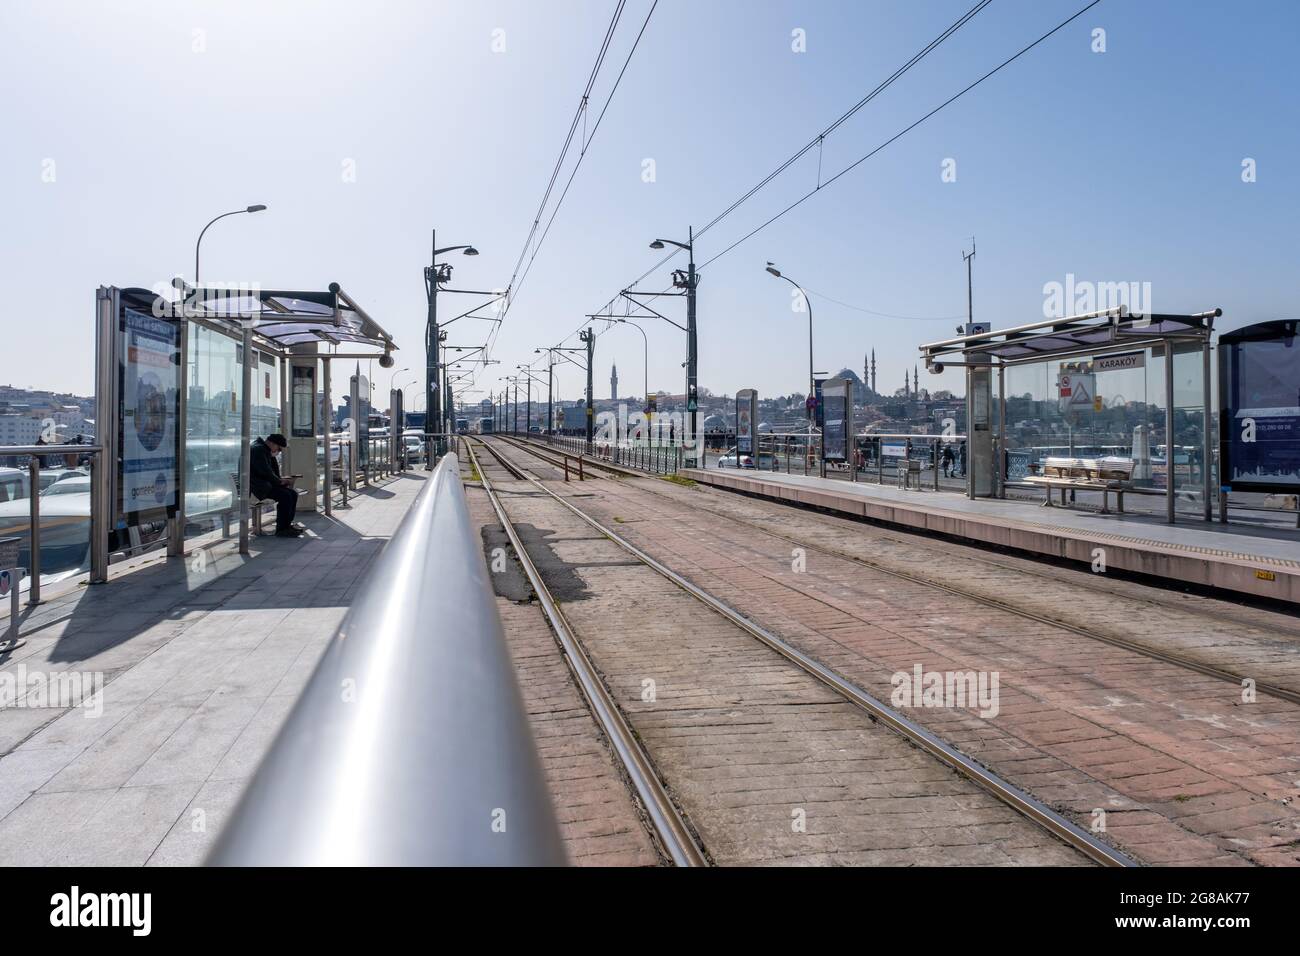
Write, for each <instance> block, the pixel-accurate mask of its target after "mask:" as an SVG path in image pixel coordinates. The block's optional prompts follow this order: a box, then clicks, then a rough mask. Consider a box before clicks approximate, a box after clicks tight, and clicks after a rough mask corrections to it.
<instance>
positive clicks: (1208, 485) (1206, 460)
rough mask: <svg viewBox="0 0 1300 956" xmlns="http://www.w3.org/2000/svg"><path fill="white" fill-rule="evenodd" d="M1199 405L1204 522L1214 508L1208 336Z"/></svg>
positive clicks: (1210, 517) (1203, 347)
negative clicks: (1201, 432) (1203, 424)
mask: <svg viewBox="0 0 1300 956" xmlns="http://www.w3.org/2000/svg"><path fill="white" fill-rule="evenodd" d="M1201 404H1202V407H1203V408H1204V409H1205V419H1204V422H1205V428H1204V431H1203V434H1202V435H1201V497H1202V501H1203V502H1204V506H1205V507H1204V509H1203V516H1204V518H1205V520H1206V521H1213V520H1214V506H1213V505H1212V504H1211V500H1212V499H1211V495H1212V493H1213V491H1214V482H1213V480H1212V476H1211V474H1210V472H1211V471H1212V469H1213V467H1214V440H1213V438H1212V436H1211V427H1212V423H1213V421H1214V415H1213V414H1212V412H1211V406H1210V337H1209V336H1208V335H1207V336H1206V337H1205V341H1204V342H1203V343H1202V344H1201ZM1220 484H1222V480H1220Z"/></svg>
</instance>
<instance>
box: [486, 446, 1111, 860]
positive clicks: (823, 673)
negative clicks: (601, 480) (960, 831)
mask: <svg viewBox="0 0 1300 956" xmlns="http://www.w3.org/2000/svg"><path fill="white" fill-rule="evenodd" d="M497 437H500V436H497ZM506 443H507V444H510V445H511V446H512V447H517V448H519V449H520V450H522V451H527V452H529V453H530V454H533V455H535V456H536V457H537V458H538V459H540V460H542V461H545V462H546V463H547V464H549V465H552V466H560V467H562V463H560V464H558V465H557V462H556V461H555V460H554V459H553V458H550V457H549V456H546V455H544V454H541V453H539V452H538V451H537V450H536V449H534V448H532V447H530V446H527V445H523V444H516V443H514V442H506ZM494 444H495V443H489V442H485V441H483V440H482V439H477V438H476V439H473V440H470V441H467V442H466V448H467V451H468V454H469V457H470V460H471V462H472V463H474V467H475V468H476V469H477V470H478V472H479V474H480V475H481V476H483V486H484V490H485V491H486V492H487V494H488V497H489V499H490V500H491V502H492V506H493V509H494V511H495V512H496V514H497V518H498V520H499V521H500V522H501V524H502V526H503V528H505V530H506V533H507V535H508V536H509V538H510V540H511V544H512V546H513V547H514V548H515V550H516V553H517V554H518V555H519V557H520V560H521V564H523V565H524V568H525V573H526V574H527V575H528V577H529V580H530V583H532V584H533V586H534V588H535V590H536V591H537V593H538V596H539V600H540V601H541V603H542V605H543V610H544V612H545V613H546V615H547V618H548V620H549V621H550V622H551V625H552V627H553V628H554V629H555V632H556V635H557V638H558V639H559V640H560V643H561V646H562V647H563V648H564V649H565V651H566V654H569V655H570V657H571V660H572V661H573V662H574V663H575V664H577V665H578V667H579V668H585V669H586V674H585V676H584V675H583V674H579V681H580V683H581V685H582V687H583V690H584V693H587V694H588V699H589V700H591V701H592V702H593V710H595V711H598V712H597V719H598V720H599V721H600V723H601V725H602V727H606V730H607V732H610V727H613V728H614V730H613V732H612V733H611V740H615V739H616V736H615V735H618V738H617V739H618V743H616V751H617V752H618V753H619V756H620V759H623V758H624V753H625V751H626V752H627V753H628V754H629V755H630V756H631V757H632V759H633V766H630V767H628V771H629V777H630V778H631V779H632V780H633V784H634V787H636V789H637V792H638V795H639V796H641V798H642V800H643V801H648V802H647V810H648V812H649V814H650V816H651V819H652V822H653V824H654V826H655V830H656V833H657V835H658V836H659V838H660V840H661V841H662V842H663V843H664V845H665V848H666V849H668V851H669V855H670V856H672V857H673V858H674V861H675V862H676V861H677V860H678V855H679V854H678V853H677V852H674V851H673V849H671V847H672V845H673V841H674V840H675V839H677V838H676V836H675V835H674V834H673V832H671V831H672V820H673V818H674V816H675V817H676V819H677V820H681V816H680V814H671V813H669V812H668V809H667V808H666V807H664V806H663V805H662V801H664V800H666V801H667V802H668V803H669V804H671V803H672V800H671V797H669V795H668V794H667V792H666V790H664V789H663V787H662V785H661V784H658V777H657V775H656V774H655V773H654V768H653V765H652V764H651V763H650V761H649V757H648V756H646V754H645V751H644V750H643V749H641V748H640V747H639V745H638V746H637V747H636V748H635V750H634V749H633V748H632V747H630V746H627V745H626V742H625V740H624V734H625V733H626V736H627V737H631V738H633V739H635V734H634V732H633V731H632V730H631V728H630V727H629V726H628V725H627V722H626V720H625V719H623V718H622V715H621V714H620V713H619V710H618V707H617V705H616V704H615V703H614V701H613V698H612V696H611V695H610V694H609V692H608V689H606V688H604V687H603V684H601V682H600V680H599V677H598V675H597V672H596V669H595V667H594V665H593V664H592V663H591V661H590V658H589V657H588V656H587V654H586V652H585V650H584V649H583V647H582V643H581V641H580V640H579V638H578V636H577V634H576V633H575V631H574V630H573V628H572V627H571V625H569V623H568V621H567V620H566V619H565V617H564V614H563V611H562V609H561V608H560V607H559V604H558V602H556V601H555V599H554V597H553V596H552V595H551V594H550V591H549V589H547V587H546V584H545V582H544V581H543V580H542V579H541V575H540V573H539V572H538V571H537V568H536V565H535V564H534V563H533V562H532V560H531V558H529V557H528V556H527V552H526V549H525V548H524V545H523V543H522V541H521V540H520V538H519V535H518V533H517V532H516V531H515V530H514V528H513V525H512V522H511V518H510V516H509V514H508V513H507V511H506V508H505V506H504V504H503V502H502V501H501V500H500V497H499V495H498V491H497V489H496V488H494V487H492V485H491V481H490V479H488V478H487V477H486V476H485V475H484V472H483V469H482V468H481V467H480V466H479V464H478V457H477V455H476V454H475V451H474V448H475V445H477V446H478V447H481V448H483V449H486V450H487V451H488V453H489V454H490V455H491V456H492V457H493V458H494V459H495V460H496V461H497V463H499V464H500V465H501V466H502V467H503V468H505V470H506V471H507V473H509V474H510V475H511V476H512V477H514V478H515V479H516V480H520V481H524V482H527V483H529V484H530V485H531V486H533V487H534V488H535V489H537V490H539V491H541V492H543V493H544V494H545V495H547V496H549V497H550V498H551V499H553V500H554V501H556V502H558V503H559V504H560V505H561V506H563V507H564V508H565V509H566V510H567V511H568V512H569V513H571V514H572V515H574V516H575V517H577V518H578V519H580V520H581V521H582V522H584V523H585V524H586V525H588V526H589V527H590V528H592V529H593V530H594V531H596V532H597V533H598V534H599V535H601V536H603V537H604V538H606V539H608V540H609V541H611V542H613V543H614V544H616V545H617V546H619V547H620V548H621V549H622V550H623V551H625V552H627V553H628V554H630V555H631V556H632V557H633V558H635V559H636V561H637V562H639V563H640V564H641V565H643V566H645V567H647V568H649V569H651V570H653V571H654V572H655V573H657V574H658V575H660V576H661V577H663V578H665V579H667V580H668V581H670V582H671V583H672V584H673V585H675V586H676V587H677V588H679V589H680V590H681V591H683V592H685V593H687V594H689V595H690V596H691V597H693V598H695V599H696V600H697V601H699V602H700V603H701V604H703V605H704V606H705V607H707V608H708V609H709V610H711V611H712V612H714V614H716V615H717V616H718V617H721V618H723V619H724V620H726V621H727V622H728V623H730V624H731V625H734V626H735V627H736V628H738V629H740V630H741V631H743V632H745V633H746V634H748V635H749V636H750V637H753V638H755V639H757V640H758V641H759V642H760V643H761V644H763V645H764V646H766V647H767V648H768V649H770V650H772V651H775V652H776V653H777V654H778V655H780V657H781V658H783V659H784V660H785V661H786V662H788V663H790V664H793V665H795V666H796V667H798V668H799V669H800V670H801V671H803V672H804V673H805V674H807V675H810V676H811V677H813V678H814V679H815V680H816V681H818V682H819V683H820V684H821V685H822V686H824V687H826V688H828V689H829V690H831V691H832V692H834V694H836V695H837V696H838V697H839V698H841V699H842V700H844V701H847V702H848V703H850V704H852V705H854V706H855V707H856V708H858V709H859V710H860V711H863V712H865V714H866V715H867V716H868V717H869V718H870V719H871V720H872V722H873V723H879V724H883V725H884V727H886V728H888V729H889V730H891V731H893V732H894V733H895V734H897V735H899V736H901V737H902V738H903V739H904V740H906V741H908V742H909V743H910V744H911V745H913V746H915V747H917V748H919V749H920V750H921V751H923V752H924V753H926V754H928V755H929V756H930V757H932V758H934V759H936V760H938V761H939V762H940V763H942V764H944V765H945V766H947V767H948V768H949V769H951V770H954V771H956V772H957V773H958V774H960V775H961V776H963V777H965V778H967V779H968V780H970V781H972V782H973V783H974V784H975V785H976V786H978V787H979V788H980V789H982V790H983V791H985V792H986V793H988V794H990V795H992V796H993V797H994V798H996V800H998V801H999V802H1001V803H1002V804H1005V805H1006V806H1008V807H1010V808H1011V809H1012V810H1014V811H1015V812H1016V814H1018V815H1019V816H1021V817H1023V818H1024V819H1026V820H1029V821H1031V822H1032V823H1034V824H1035V825H1036V826H1038V827H1040V828H1041V829H1043V830H1045V831H1047V832H1048V833H1049V834H1051V835H1052V836H1053V837H1054V838H1055V839H1057V840H1058V841H1060V842H1062V843H1064V844H1066V845H1067V846H1069V847H1071V848H1073V849H1074V850H1076V851H1078V852H1079V853H1081V854H1082V855H1083V856H1084V857H1086V858H1087V859H1089V860H1091V861H1092V862H1094V863H1098V864H1101V865H1104V866H1133V865H1136V864H1135V863H1134V861H1133V860H1132V859H1130V858H1129V857H1128V856H1127V855H1125V854H1123V853H1121V852H1120V851H1118V850H1116V849H1114V848H1113V847H1111V846H1109V845H1108V844H1106V843H1104V842H1102V841H1100V840H1098V839H1097V838H1095V837H1094V836H1092V835H1091V834H1089V833H1088V832H1086V831H1085V830H1083V829H1081V828H1080V827H1078V826H1077V825H1076V824H1074V823H1073V822H1071V821H1070V820H1068V819H1067V818H1065V817H1064V816H1062V815H1061V814H1059V813H1057V812H1056V811H1055V810H1052V809H1051V808H1050V807H1048V806H1046V805H1045V804H1043V803H1041V802H1040V801H1038V800H1036V799H1035V798H1033V797H1032V796H1030V795H1029V794H1028V793H1026V792H1024V791H1023V790H1021V789H1019V788H1018V787H1016V786H1014V785H1012V784H1010V783H1009V782H1007V781H1006V780H1004V779H1002V778H1001V777H999V776H998V775H997V774H995V773H993V772H992V771H990V770H989V769H988V768H986V767H984V766H982V765H980V764H978V763H977V762H975V761H974V760H972V759H971V758H969V757H967V756H966V755H965V754H963V753H961V752H960V751H958V750H957V749H956V748H954V747H952V746H951V745H949V744H947V743H946V742H944V741H943V740H941V739H940V738H939V737H937V736H936V735H935V734H933V733H931V732H930V731H928V730H926V729H925V728H923V727H921V726H920V725H919V724H917V723H915V722H914V721H912V720H910V719H908V718H907V717H905V716H903V715H902V714H901V713H899V712H898V711H896V710H894V709H893V708H891V707H889V706H887V705H885V704H884V703H882V702H881V701H879V700H878V699H876V698H875V697H873V696H872V695H871V694H869V693H867V692H866V691H865V690H863V689H862V688H861V687H859V686H857V685H855V684H853V683H852V682H850V681H848V680H847V679H845V678H844V677H842V676H841V675H840V674H838V673H836V672H835V671H833V670H831V669H830V668H828V667H826V666H824V665H823V664H821V663H820V662H819V661H817V660H816V659H814V658H813V657H811V656H810V655H808V654H805V653H804V652H802V651H800V650H799V649H798V648H796V647H794V646H792V645H791V644H789V643H787V642H786V641H785V640H783V639H782V638H780V637H778V636H777V635H775V634H774V633H772V632H771V631H769V630H768V629H766V628H764V627H763V626H761V625H759V624H758V623H756V622H755V621H753V620H751V619H750V618H748V617H746V616H745V615H744V614H742V613H741V612H740V611H738V610H736V609H735V608H733V607H731V606H730V605H729V604H727V603H726V602H724V601H722V600H721V599H720V598H718V597H717V596H716V595H714V594H711V593H710V592H708V591H706V590H704V589H703V588H700V587H699V586H697V585H695V584H694V583H692V582H691V581H689V580H687V579H686V578H684V577H683V576H681V575H680V574H678V573H677V572H675V571H673V570H672V569H671V568H669V567H667V566H666V565H664V564H662V563H661V562H659V561H657V560H656V559H655V558H653V557H651V556H650V555H649V554H647V553H645V552H644V551H642V550H641V549H640V548H638V547H637V546H636V545H634V544H632V543H631V542H630V541H628V540H627V539H626V538H624V537H623V536H622V535H619V534H618V533H617V532H615V531H614V530H613V529H611V528H609V527H607V526H605V525H604V524H602V523H601V522H600V521H598V520H597V519H595V518H593V517H592V516H591V515H589V514H587V513H586V512H584V511H583V510H582V509H581V508H579V507H577V506H576V505H574V504H573V503H572V502H571V501H569V500H567V499H566V498H565V497H564V496H562V495H559V494H557V493H556V492H554V491H552V490H551V489H549V488H547V487H546V486H545V485H543V484H542V482H541V480H539V479H538V478H537V477H536V476H535V475H533V474H530V473H529V472H528V470H527V469H526V468H524V467H521V466H520V465H519V464H518V463H516V462H512V461H510V459H508V458H507V457H506V456H505V455H503V454H502V453H501V450H500V449H499V448H496V447H494ZM603 466H604V463H602V467H603ZM610 467H611V468H612V467H616V466H610ZM543 595H545V597H543ZM570 648H572V650H570ZM575 673H578V668H575ZM589 683H590V684H591V685H593V686H591V687H590V688H589V686H588V685H589ZM596 701H599V702H600V704H599V706H597V704H596ZM606 711H607V712H608V713H604V712H606ZM607 720H608V721H609V725H608V726H607V724H606V721H607ZM620 724H621V725H622V729H620V726H619V725H620ZM642 758H644V759H642ZM638 781H640V782H638ZM656 785H657V786H656ZM652 807H653V808H652ZM661 825H667V826H669V827H670V832H669V833H667V834H665V833H663V832H661V831H660V829H659V828H660V826H661ZM681 827H682V828H684V829H686V831H687V832H688V833H689V832H690V831H689V827H687V826H686V824H685V822H684V821H682V823H681ZM696 846H697V849H698V844H696ZM679 849H680V847H679ZM701 857H702V858H703V851H702V850H701Z"/></svg>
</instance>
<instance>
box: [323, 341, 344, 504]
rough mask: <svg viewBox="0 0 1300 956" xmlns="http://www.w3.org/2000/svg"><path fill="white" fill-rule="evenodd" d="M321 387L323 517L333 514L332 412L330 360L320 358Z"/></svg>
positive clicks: (340, 450) (324, 356)
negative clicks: (322, 394)
mask: <svg viewBox="0 0 1300 956" xmlns="http://www.w3.org/2000/svg"><path fill="white" fill-rule="evenodd" d="M321 387H322V388H323V389H324V390H325V409H324V411H325V417H324V420H323V421H322V422H321V434H322V435H323V436H324V441H323V442H322V445H323V447H324V449H325V467H324V483H325V517H327V518H328V517H330V516H331V515H333V514H334V412H333V409H332V408H331V407H330V358H329V356H328V355H322V356H321ZM342 458H343V449H341V448H340V449H339V461H340V463H342Z"/></svg>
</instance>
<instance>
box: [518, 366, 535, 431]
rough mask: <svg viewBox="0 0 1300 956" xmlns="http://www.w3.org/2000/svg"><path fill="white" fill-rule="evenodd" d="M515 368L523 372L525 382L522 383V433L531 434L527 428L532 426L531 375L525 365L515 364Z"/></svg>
mask: <svg viewBox="0 0 1300 956" xmlns="http://www.w3.org/2000/svg"><path fill="white" fill-rule="evenodd" d="M515 368H517V369H519V371H521V372H523V373H524V378H526V379H527V384H525V385H524V434H525V435H528V434H531V432H530V431H529V429H531V428H532V427H533V376H532V373H531V372H530V371H529V369H528V366H527V365H516V366H515Z"/></svg>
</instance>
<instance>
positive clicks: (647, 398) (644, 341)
mask: <svg viewBox="0 0 1300 956" xmlns="http://www.w3.org/2000/svg"><path fill="white" fill-rule="evenodd" d="M609 321H610V322H621V323H623V324H624V325H630V326H632V328H634V329H636V330H637V331H638V332H640V333H641V341H642V344H643V345H644V346H645V362H644V367H645V385H644V387H645V401H646V404H647V405H649V404H650V340H649V339H648V338H646V334H645V329H643V328H641V326H639V325H637V324H636V323H635V322H629V321H628V320H627V319H610V320H609Z"/></svg>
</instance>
